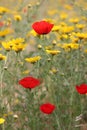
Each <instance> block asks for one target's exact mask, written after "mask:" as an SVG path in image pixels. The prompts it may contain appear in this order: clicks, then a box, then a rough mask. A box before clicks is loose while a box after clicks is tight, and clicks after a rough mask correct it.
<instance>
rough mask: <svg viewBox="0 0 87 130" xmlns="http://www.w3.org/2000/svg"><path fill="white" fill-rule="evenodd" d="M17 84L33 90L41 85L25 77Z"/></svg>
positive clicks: (36, 80)
mask: <svg viewBox="0 0 87 130" xmlns="http://www.w3.org/2000/svg"><path fill="white" fill-rule="evenodd" d="M19 84H20V85H22V86H23V87H24V88H29V89H32V88H35V87H37V86H39V85H40V84H41V82H40V80H39V79H36V78H33V77H25V78H23V79H21V80H19Z"/></svg>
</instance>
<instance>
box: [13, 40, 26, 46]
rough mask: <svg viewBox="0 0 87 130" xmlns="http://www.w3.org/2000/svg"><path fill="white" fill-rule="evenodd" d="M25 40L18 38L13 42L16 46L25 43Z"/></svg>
mask: <svg viewBox="0 0 87 130" xmlns="http://www.w3.org/2000/svg"><path fill="white" fill-rule="evenodd" d="M24 41H25V40H24V38H16V39H12V40H11V42H12V44H16V45H18V44H19V43H24Z"/></svg>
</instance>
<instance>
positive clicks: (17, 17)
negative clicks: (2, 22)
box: [14, 14, 22, 21]
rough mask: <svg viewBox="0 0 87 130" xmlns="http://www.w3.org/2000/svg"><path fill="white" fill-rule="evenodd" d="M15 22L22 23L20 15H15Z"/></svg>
mask: <svg viewBox="0 0 87 130" xmlns="http://www.w3.org/2000/svg"><path fill="white" fill-rule="evenodd" d="M14 20H15V21H21V20H22V17H21V16H20V15H18V14H17V15H14Z"/></svg>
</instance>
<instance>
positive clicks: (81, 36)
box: [75, 33, 87, 40]
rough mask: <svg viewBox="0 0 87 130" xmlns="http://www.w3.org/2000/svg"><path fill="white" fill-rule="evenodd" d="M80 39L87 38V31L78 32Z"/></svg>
mask: <svg viewBox="0 0 87 130" xmlns="http://www.w3.org/2000/svg"><path fill="white" fill-rule="evenodd" d="M75 36H77V37H78V38H79V39H80V40H81V39H87V33H76V35H75Z"/></svg>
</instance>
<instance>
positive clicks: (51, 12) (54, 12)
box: [48, 9, 58, 15]
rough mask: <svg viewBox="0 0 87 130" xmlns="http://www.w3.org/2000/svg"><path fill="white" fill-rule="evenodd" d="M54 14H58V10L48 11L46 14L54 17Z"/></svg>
mask: <svg viewBox="0 0 87 130" xmlns="http://www.w3.org/2000/svg"><path fill="white" fill-rule="evenodd" d="M56 13H58V10H57V9H54V10H53V9H52V10H48V14H49V15H54V14H56Z"/></svg>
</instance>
